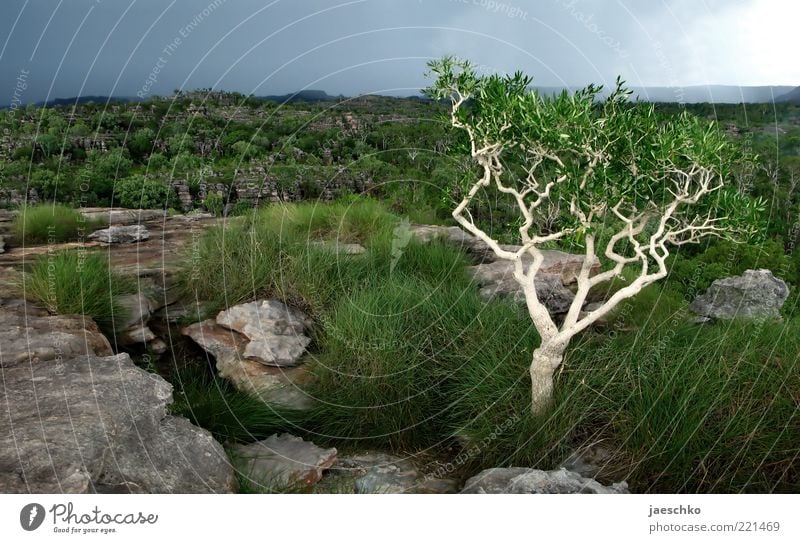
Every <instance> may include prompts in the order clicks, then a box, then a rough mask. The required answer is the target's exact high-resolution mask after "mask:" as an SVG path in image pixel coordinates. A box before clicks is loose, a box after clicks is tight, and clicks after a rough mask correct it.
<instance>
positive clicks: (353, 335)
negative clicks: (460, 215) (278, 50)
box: [0, 93, 800, 492]
mask: <svg viewBox="0 0 800 543" xmlns="http://www.w3.org/2000/svg"><path fill="white" fill-rule="evenodd" d="M198 108H204V109H205V111H204V112H203V113H202V114H199V115H198V114H195V113H194V112H193V110H196V109H198ZM656 112H657V113H658V114H659V115H675V114H681V113H684V112H688V113H691V114H693V115H696V116H698V117H700V118H703V119H708V120H716V121H718V122H719V123H720V125H721V126H723V127H724V128H725V129H726V131H727V132H728V135H729V138H730V140H731V141H733V142H736V143H737V144H738V145H739V146H740V147H742V149H743V150H744V151H746V152H747V153H754V154H758V155H761V157H762V158H760V159H759V161H758V162H757V163H756V164H755V167H753V168H750V169H747V168H744V169H734V171H732V172H731V179H732V181H733V182H734V183H735V185H736V187H737V189H738V190H739V192H741V193H743V194H747V195H750V196H753V197H759V198H763V199H764V200H765V201H766V202H767V208H768V219H769V220H768V224H767V225H766V235H765V236H764V238H763V239H759V240H756V241H754V242H753V243H750V244H731V243H721V242H716V241H712V242H708V243H707V244H704V245H702V246H698V247H693V246H684V247H682V248H681V249H680V251H678V252H677V253H676V255H674V256H673V257H671V258H670V260H669V265H668V267H669V268H670V269H671V274H670V276H668V279H667V280H666V281H665V282H664V283H663V284H661V285H656V286H651V287H648V288H646V289H645V290H644V291H642V292H641V293H640V294H638V295H637V296H636V297H635V298H634V299H632V300H630V301H628V302H626V303H625V304H624V305H622V306H621V307H619V308H618V310H617V311H616V314H615V319H614V320H613V321H612V322H611V324H609V325H606V326H605V327H596V328H591V329H588V330H586V331H584V332H583V333H582V334H581V335H580V336H579V337H577V338H576V341H575V342H574V343H573V344H572V346H571V348H570V349H569V350H568V351H567V354H566V358H565V360H564V363H563V366H562V369H561V371H560V372H559V373H557V374H556V376H555V378H556V391H557V392H556V396H555V399H554V405H553V409H552V411H551V412H550V413H549V415H548V416H544V417H540V418H538V419H532V418H531V417H530V416H529V410H528V409H527V405H526V403H527V400H528V397H529V388H530V377H529V374H528V365H529V364H530V360H531V356H532V351H533V349H535V348H536V347H537V346H538V339H537V334H536V332H535V331H534V330H533V329H532V327H531V326H530V323H529V320H528V317H527V315H526V314H525V310H524V308H522V309H521V308H518V307H516V306H514V305H511V304H506V303H501V302H492V303H485V302H483V301H482V300H480V298H479V297H478V296H477V294H476V288H475V286H474V285H473V284H471V283H470V281H469V279H468V278H467V277H466V276H465V274H464V267H465V266H466V265H467V264H469V263H470V262H469V258H468V256H467V255H464V254H461V253H459V252H457V251H455V250H454V249H452V248H451V247H449V246H446V245H444V244H441V243H430V244H421V243H418V242H416V241H414V240H411V241H408V243H407V244H405V242H404V243H401V245H404V246H403V249H402V251H400V253H401V254H400V256H399V257H396V256H395V255H396V254H397V252H396V251H394V250H393V249H396V245H397V243H396V242H397V240H404V239H405V238H404V237H403V236H404V234H403V228H404V226H403V225H404V224H407V223H405V220H406V219H408V220H410V222H412V223H413V222H424V223H445V224H452V220H451V218H450V210H451V209H452V207H453V202H454V201H456V200H457V199H460V198H461V197H462V196H463V192H462V191H463V188H464V180H466V179H473V178H474V176H475V175H476V173H479V172H477V170H476V169H475V167H474V165H473V164H471V163H470V162H469V161H467V160H464V159H463V158H461V151H463V149H464V147H463V145H464V143H465V140H464V139H463V138H462V137H459V136H457V135H453V134H451V133H450V132H448V131H447V129H446V127H447V124H448V119H447V118H446V117H442V114H445V113H446V109H445V107H444V106H443V105H441V104H438V103H434V102H428V101H423V100H400V99H394V98H385V97H362V98H358V99H352V100H350V99H348V100H341V101H335V102H327V103H319V104H312V103H302V102H300V103H294V104H286V105H281V106H278V105H276V104H274V103H271V102H268V101H263V100H258V99H254V98H252V97H245V96H242V95H236V94H225V93H213V94H206V93H187V94H185V95H183V96H181V97H178V98H177V99H176V100H175V101H169V100H150V101H145V102H142V103H138V104H113V105H111V106H109V107H107V106H106V105H105V104H91V103H89V104H83V105H80V106H78V107H77V108H75V109H73V108H72V107H56V108H36V107H33V106H31V107H29V108H26V109H24V110H23V109H20V110H17V111H15V112H11V111H0V128H1V129H3V131H4V132H3V133H6V132H5V130H8V132H7V134H9V137H10V140H8V141H11V142H13V145H10V146H9V148H8V149H2V150H0V152H1V153H2V156H0V200H1V201H2V202H5V204H4V205H7V206H9V207H13V205H14V204H13V202H12V198H11V197H10V196H9V195H10V193H11V192H12V191H17V192H19V193H23V194H24V191H25V190H27V189H29V188H35V189H36V191H37V193H38V195H39V197H40V199H41V200H46V201H49V202H57V203H63V204H65V206H66V207H65V206H62V205H58V204H56V205H55V206H53V205H51V204H48V205H46V206H39V207H35V208H28V209H25V210H20V217H19V219H18V220H17V221H16V223H15V226H14V228H15V232H16V236H17V238H18V239H19V240H21V239H22V236H21V234H22V232H23V231H24V233H25V243H26V244H31V243H43V242H47V241H48V238H50V239H54V240H56V241H65V240H70V239H77V238H78V237H79V232H80V230H79V228H80V227H81V226H83V227H84V228H86V232H87V233H88V232H89V231H90V230H91V228H92V227H90V225H88V224H86V223H83V225H81V223H80V222H79V219H78V218H77V217H78V214H77V212H76V211H75V210H74V209H73V208H72V207H70V206H78V205H81V206H90V205H108V204H111V202H112V198H113V201H114V203H115V205H120V204H121V205H125V206H127V205H130V206H133V207H138V206H140V205H142V206H146V207H162V208H163V207H169V205H172V204H170V200H169V199H170V198H172V196H171V193H170V192H169V190H171V189H169V188H168V187H169V185H170V183H171V182H172V181H175V180H182V181H183V180H185V181H186V183H187V184H188V186H189V189H190V191H191V192H192V194H193V195H197V194H201V193H202V192H201V190H202V191H207V192H206V194H208V198H207V201H206V202H201V201H196V202H195V204H196V205H197V206H203V205H204V206H205V207H206V208H207V209H209V211H211V212H213V213H215V214H217V215H222V214H223V211H224V210H225V209H228V216H229V218H228V219H227V221H226V223H225V225H224V226H220V227H218V228H213V229H211V230H209V231H207V232H206V233H204V234H203V236H202V237H201V238H200V239H198V240H197V241H196V243H193V245H192V246H190V247H188V248H187V252H186V254H185V257H184V258H183V270H182V272H181V277H180V283H181V284H180V286H181V289H182V291H183V294H184V296H185V298H186V299H187V301H188V300H191V299H197V300H199V301H203V302H205V301H207V302H209V305H208V308H207V309H208V315H207V316H213V314H214V313H215V312H216V311H217V310H219V309H222V308H225V307H228V306H230V305H233V304H235V303H239V302H243V301H247V300H252V299H257V298H261V297H266V296H277V297H280V298H282V299H284V300H286V301H288V302H289V303H291V304H292V305H296V306H298V307H300V308H302V309H304V310H305V311H307V312H309V314H310V315H312V316H313V318H314V320H315V323H316V324H315V326H314V329H313V331H312V332H313V339H314V341H313V343H312V347H311V350H312V355H313V356H312V358H313V359H314V360H315V362H311V370H312V371H313V373H314V374H315V375H316V377H317V379H316V381H314V382H312V383H310V384H309V385H308V386H309V393H310V394H312V395H314V397H316V398H318V399H319V402H318V404H317V406H316V407H315V408H314V409H311V410H309V411H307V412H301V413H298V412H286V411H285V410H280V409H276V408H275V407H274V406H270V405H267V404H264V402H263V401H261V400H259V399H255V398H252V397H250V396H248V395H245V394H242V393H240V392H237V391H236V390H234V389H233V388H232V386H231V385H230V384H228V383H227V381H224V380H221V379H218V378H214V377H212V376H211V374H212V373H213V372H212V371H211V369H209V368H203V367H201V368H200V369H199V370H196V371H193V372H185V373H180V374H174V375H168V378H169V379H170V380H171V381H172V382H173V384H174V385H175V389H176V394H175V396H176V403H175V405H174V406H173V409H174V410H175V412H176V413H179V414H183V415H185V416H187V417H188V418H189V419H190V420H192V421H193V422H195V423H196V424H199V425H201V426H203V427H205V428H208V429H209V430H210V431H211V432H212V433H213V434H214V436H215V437H216V438H217V439H219V440H220V441H222V442H223V443H234V442H250V441H254V440H257V439H262V438H264V437H267V436H268V435H271V434H272V433H275V432H280V431H288V432H291V433H293V434H296V435H304V436H305V437H306V438H307V439H312V440H314V441H315V442H317V443H322V442H329V443H330V444H333V445H335V446H337V447H338V448H340V449H342V448H345V449H346V448H347V447H349V446H357V447H360V446H362V445H363V446H370V447H381V448H383V447H389V448H392V449H394V450H396V451H398V452H413V451H417V450H423V449H424V450H431V449H433V450H436V449H438V448H439V447H444V448H447V450H448V452H447V454H448V455H449V457H450V458H452V457H453V456H456V455H458V456H457V458H458V461H457V468H458V474H459V475H461V474H472V473H474V472H475V471H476V470H478V469H480V468H484V467H494V466H501V465H504V466H510V465H525V466H532V467H540V468H552V467H555V466H556V465H558V463H559V462H561V461H562V460H563V459H564V457H565V456H566V455H567V454H568V453H569V452H571V451H573V450H575V449H576V448H578V447H580V446H582V445H591V444H594V443H598V442H600V443H602V444H603V445H604V446H606V447H607V448H609V449H610V450H611V451H612V453H613V459H612V462H611V464H612V466H613V470H611V472H609V473H607V474H603V475H602V477H607V478H608V480H621V479H627V480H628V481H629V482H630V483H631V486H632V488H633V490H635V491H661V492H676V491H679V492H739V491H741V492H770V491H784V492H797V491H799V490H800V486H798V481H800V469H799V468H798V458H800V444H798V440H797V437H796V436H798V435H800V415H799V413H800V412H799V411H798V407H797V405H798V404H797V402H798V398H800V384H799V383H800V379H798V375H800V372H798V370H799V369H800V368H798V363H799V362H798V357H797V353H798V352H800V345H798V338H800V320H799V319H798V315H797V307H798V306H800V303H799V302H800V298H798V292H797V290H798V289H797V288H796V287H797V286H800V277H798V265H800V251H797V250H796V247H797V242H798V241H800V239H798V234H800V229H798V227H797V217H798V216H800V158H799V157H800V145H798V142H799V141H800V139H799V138H800V122H798V121H800V107H799V106H796V105H791V104H775V105H771V104H770V105H747V106H742V105H738V106H737V105H719V104H718V105H714V106H713V107H712V106H710V105H708V104H699V105H687V106H677V105H666V104H665V105H657V106H656ZM70 116H74V120H68V118H69V117H70ZM776 131H778V132H779V133H780V137H778V136H777V135H776ZM776 148H777V152H778V154H777V156H776ZM764 157H766V158H764ZM241 180H246V181H252V182H254V183H256V184H258V183H260V182H261V181H263V180H268V181H269V182H270V183H274V186H275V187H276V189H275V190H276V194H277V197H278V198H279V199H282V200H286V201H288V200H292V199H295V198H304V199H307V200H309V202H307V203H302V204H284V203H280V204H277V205H269V206H265V207H263V208H262V209H260V210H255V211H252V212H251V210H250V209H249V204H248V203H247V202H245V201H237V200H236V197H235V196H231V195H233V194H235V191H229V190H228V189H230V188H231V186H232V185H233V184H234V183H237V182H239V181H241ZM220 185H221V186H220ZM201 187H202V188H201ZM87 189H88V190H87ZM218 190H219V191H220V192H221V193H222V194H223V196H217V191H218ZM330 194H333V195H335V197H336V201H335V202H334V203H333V204H324V205H323V204H315V203H313V201H314V200H315V199H317V198H318V197H322V196H323V195H324V196H325V197H327V196H329V195H330ZM212 195H213V196H212ZM366 195H370V196H369V197H367V196H366ZM123 200H124V201H123ZM471 211H472V216H473V217H474V218H475V220H476V221H478V222H479V224H481V225H482V227H484V228H485V229H486V230H487V231H489V232H491V233H492V234H493V235H497V234H500V233H503V232H508V231H512V232H513V231H514V227H517V228H518V227H519V226H520V224H519V222H518V221H517V218H516V213H515V210H514V203H513V202H511V201H509V200H508V199H505V198H502V197H494V196H490V195H486V194H483V193H481V194H479V195H478V196H477V197H476V200H475V201H474V206H473V207H472V208H471ZM567 211H568V210H566V209H563V208H562V209H557V208H555V209H548V210H542V212H541V213H540V214H538V215H537V216H536V220H537V221H538V222H537V224H541V225H542V227H543V229H544V230H545V231H549V230H548V229H552V228H555V227H556V226H557V225H558V224H559V221H562V220H563V218H564V214H565V213H566V212H567ZM49 226H55V230H56V233H55V237H51V236H50V233H51V232H52V230H53V229H52V228H51V229H49V230H48V227H49ZM61 232H63V233H61ZM610 235H611V234H610V231H608V232H606V231H604V229H603V227H602V226H601V227H599V228H598V232H597V237H598V239H607V238H608V236H610ZM337 240H338V241H339V242H340V243H359V244H361V245H363V246H364V247H365V248H366V249H367V251H366V252H365V253H363V254H356V255H347V254H343V253H340V252H337V251H336V249H335V242H336V241H337ZM322 241H325V242H326V243H324V244H323V243H313V242H322ZM503 241H504V242H509V243H511V242H518V240H517V239H516V238H515V236H513V235H511V236H507V237H505V238H503ZM581 242H582V241H581V239H569V240H563V242H559V243H553V244H551V245H552V248H561V249H569V250H574V249H578V248H580V247H581ZM761 267H766V268H770V269H772V270H773V272H775V274H776V275H778V276H780V277H782V278H784V279H785V280H786V281H787V282H788V283H790V284H791V285H793V289H792V290H793V292H792V294H791V297H790V299H789V301H788V302H787V304H786V307H785V311H784V321H783V322H782V323H779V324H773V323H769V324H767V325H766V326H760V325H757V324H753V323H727V324H726V323H719V324H713V325H705V326H695V325H690V324H687V323H686V322H685V317H686V305H687V303H688V301H689V300H690V299H691V297H692V296H693V295H694V294H696V293H697V292H699V291H702V290H703V289H704V288H705V287H706V286H708V284H710V282H711V281H713V280H714V279H717V278H720V277H723V276H727V275H731V274H735V273H739V272H741V271H743V270H744V269H746V268H761ZM200 278H202V280H199V279H200ZM630 279H631V278H630V277H627V281H628V282H629V281H630ZM622 284H627V283H626V281H624V280H622V281H618V282H617V283H615V284H614V285H612V286H611V288H612V289H615V288H619V286H620V285H622ZM23 287H24V289H25V291H26V296H28V297H29V299H31V300H38V301H41V302H42V303H44V304H45V305H46V306H47V307H48V308H49V309H50V310H51V311H53V312H58V313H84V314H87V315H90V316H92V317H93V318H95V320H97V321H98V322H99V323H100V324H101V326H103V328H104V330H105V331H106V333H109V334H111V333H113V321H114V320H116V319H118V318H119V317H120V313H119V308H118V307H116V304H115V303H114V302H113V300H114V299H115V298H116V297H117V296H119V295H120V294H124V293H126V292H130V291H131V290H130V287H129V286H127V285H126V282H125V281H122V280H120V279H119V278H118V277H116V276H114V275H113V274H111V273H109V270H108V267H107V265H106V261H105V258H104V257H103V256H102V255H99V254H92V253H89V254H83V255H81V254H80V253H76V252H66V253H53V254H48V255H43V256H42V257H40V258H39V259H38V260H37V261H36V262H35V263H34V264H33V265H32V266H31V267H30V268H29V269H28V270H27V274H26V276H25V281H24V285H23ZM134 288H135V287H134ZM665 323H666V324H665ZM454 451H455V452H454ZM602 477H601V478H602ZM243 485H244V483H243ZM252 490H253V491H256V490H262V491H263V489H255V488H254V489H252Z"/></svg>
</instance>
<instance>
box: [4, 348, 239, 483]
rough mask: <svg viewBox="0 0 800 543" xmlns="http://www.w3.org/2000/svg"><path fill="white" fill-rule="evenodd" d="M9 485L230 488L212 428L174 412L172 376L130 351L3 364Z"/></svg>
mask: <svg viewBox="0 0 800 543" xmlns="http://www.w3.org/2000/svg"><path fill="white" fill-rule="evenodd" d="M3 377H4V385H5V387H4V398H3V400H2V401H3V404H4V405H7V406H8V410H6V409H4V410H3V414H2V415H0V492H4V493H5V492H14V493H17V492H23V493H58V494H61V493H86V492H132V493H200V492H231V491H233V490H234V489H235V478H234V476H233V470H232V469H231V466H230V464H229V463H228V460H227V458H226V456H225V451H224V450H223V449H222V446H221V445H220V444H219V443H217V442H216V441H214V439H213V438H212V437H211V434H209V432H207V431H206V430H203V429H201V428H198V427H196V426H193V425H192V424H191V423H190V422H189V421H188V420H186V419H184V418H182V417H174V416H170V415H168V414H167V405H168V404H169V403H171V402H172V386H171V385H170V384H169V383H167V382H166V381H164V380H163V379H162V378H161V377H159V376H157V375H154V374H151V373H148V372H146V371H144V370H142V369H140V368H138V367H136V366H135V365H134V364H133V362H132V361H131V359H130V357H129V356H128V355H127V354H119V355H116V356H105V357H96V356H81V357H77V358H71V359H67V360H65V359H57V360H50V361H47V362H45V363H41V362H36V363H32V364H28V363H23V364H17V365H15V366H12V367H10V368H9V367H4V368H3Z"/></svg>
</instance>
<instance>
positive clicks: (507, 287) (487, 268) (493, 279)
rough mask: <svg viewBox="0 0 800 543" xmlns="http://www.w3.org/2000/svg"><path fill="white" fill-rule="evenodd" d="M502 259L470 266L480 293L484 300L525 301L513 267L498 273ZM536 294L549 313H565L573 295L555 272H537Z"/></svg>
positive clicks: (573, 297)
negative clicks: (506, 298)
mask: <svg viewBox="0 0 800 543" xmlns="http://www.w3.org/2000/svg"><path fill="white" fill-rule="evenodd" d="M497 264H504V262H503V261H498V262H493V263H491V264H479V265H477V266H473V267H471V268H470V270H471V271H472V274H473V278H474V279H475V280H476V281H477V282H478V283H479V284H481V285H484V286H483V287H482V288H481V289H480V295H481V297H482V298H483V299H484V300H493V299H495V298H498V297H509V298H511V299H512V300H513V301H515V302H520V303H525V294H524V293H523V292H522V288H521V287H520V286H519V283H517V280H516V279H515V278H514V275H513V269H511V268H506V272H507V274H506V275H500V273H498V270H499V269H500V266H497ZM534 285H535V286H536V296H537V297H538V298H539V301H540V302H542V303H543V304H544V305H545V306H546V307H547V309H548V311H550V313H551V314H559V313H566V312H567V310H569V306H570V305H571V304H572V300H573V299H575V295H574V294H573V293H572V291H570V290H569V289H568V288H566V287H565V286H564V285H563V283H562V282H561V278H560V277H559V276H558V275H555V274H543V273H539V274H537V276H536V279H535V281H534Z"/></svg>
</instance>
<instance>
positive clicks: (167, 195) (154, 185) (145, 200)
mask: <svg viewBox="0 0 800 543" xmlns="http://www.w3.org/2000/svg"><path fill="white" fill-rule="evenodd" d="M114 197H115V200H116V201H117V202H118V203H119V205H120V206H122V207H127V208H131V209H159V208H160V209H167V208H170V207H174V206H175V205H176V204H177V196H176V195H175V191H174V190H173V189H172V187H169V186H168V185H166V184H164V183H162V182H161V181H157V180H155V179H149V178H147V177H144V176H141V175H134V176H131V177H126V178H124V179H120V180H119V181H117V183H116V185H115V187H114Z"/></svg>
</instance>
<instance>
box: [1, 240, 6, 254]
mask: <svg viewBox="0 0 800 543" xmlns="http://www.w3.org/2000/svg"><path fill="white" fill-rule="evenodd" d="M5 252H6V240H5V238H4V237H3V236H0V254H3V253H5Z"/></svg>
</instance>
